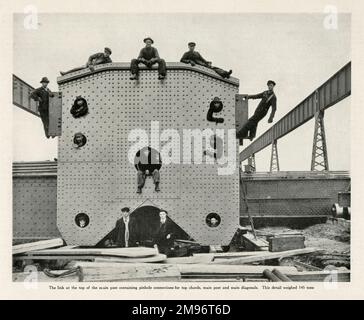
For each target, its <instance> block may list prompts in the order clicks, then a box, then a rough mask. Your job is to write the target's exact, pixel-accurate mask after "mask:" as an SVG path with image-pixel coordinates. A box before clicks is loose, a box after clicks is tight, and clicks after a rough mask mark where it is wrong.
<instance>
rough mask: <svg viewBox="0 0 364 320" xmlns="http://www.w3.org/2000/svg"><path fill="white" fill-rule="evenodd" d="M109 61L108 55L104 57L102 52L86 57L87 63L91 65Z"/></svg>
mask: <svg viewBox="0 0 364 320" xmlns="http://www.w3.org/2000/svg"><path fill="white" fill-rule="evenodd" d="M111 62H112V60H111V58H110V56H109V57H106V56H105V54H104V53H103V52H99V53H95V54H93V55H91V56H90V57H89V58H88V63H89V64H93V65H97V64H103V63H111Z"/></svg>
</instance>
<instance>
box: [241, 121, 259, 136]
mask: <svg viewBox="0 0 364 320" xmlns="http://www.w3.org/2000/svg"><path fill="white" fill-rule="evenodd" d="M257 127H258V121H256V120H253V119H249V120H248V121H247V122H246V123H245V124H244V126H243V127H242V128H241V129H240V130H239V132H238V134H237V137H238V138H240V139H242V138H249V139H254V138H255V135H256V133H257Z"/></svg>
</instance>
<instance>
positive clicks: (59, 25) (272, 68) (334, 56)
mask: <svg viewBox="0 0 364 320" xmlns="http://www.w3.org/2000/svg"><path fill="white" fill-rule="evenodd" d="M324 17H325V16H324V15H323V14H158V15H157V14H150V15H144V14H143V15H142V14H127V15H122V14H115V15H114V14H42V15H40V16H39V27H38V29H37V30H27V29H25V28H24V26H23V19H24V16H23V15H22V14H18V15H15V16H14V74H15V75H17V76H18V77H20V78H21V79H23V80H24V81H26V82H28V83H29V84H31V85H33V86H36V87H37V86H39V85H40V84H39V81H40V79H41V77H43V76H47V77H48V78H49V79H50V81H51V83H50V85H49V87H50V89H51V90H53V91H57V90H58V87H57V83H56V77H57V76H58V75H59V71H60V70H67V69H70V68H72V67H75V66H80V65H82V64H84V63H85V62H86V60H87V58H88V56H89V55H90V54H92V53H95V52H99V51H102V50H103V48H104V47H105V46H108V47H110V48H111V49H112V51H113V54H112V59H113V61H115V62H129V61H130V60H131V58H133V57H135V56H136V55H137V54H138V53H139V50H140V48H141V47H142V46H143V43H142V39H143V38H144V37H145V36H151V37H152V38H153V39H154V41H155V44H154V45H155V47H157V48H158V50H159V53H160V55H161V57H162V58H164V59H165V60H166V61H170V62H172V61H179V60H180V58H181V55H182V54H183V53H184V52H185V51H186V50H187V42H189V41H195V42H196V43H197V47H196V50H197V51H199V52H200V53H201V54H202V55H203V56H204V57H205V59H207V60H210V61H212V62H213V64H214V65H216V66H220V67H222V68H225V69H232V70H233V76H235V77H237V78H239V79H240V89H239V90H240V93H249V94H254V93H258V92H261V91H262V90H265V89H266V81H267V80H268V79H273V80H275V81H276V82H277V86H276V94H277V97H278V109H277V113H276V117H275V121H277V120H279V119H280V118H281V117H282V116H284V115H285V114H286V113H287V112H289V111H290V110H291V109H292V108H294V107H295V106H296V105H297V104H298V103H299V102H300V101H302V100H303V99H304V98H305V97H306V96H308V95H309V94H310V93H312V91H313V90H314V89H316V88H317V87H318V86H319V85H320V84H322V83H323V82H325V81H326V80H327V79H328V78H329V77H330V76H331V75H333V74H334V73H335V72H336V71H338V70H339V69H340V68H341V67H343V66H344V65H345V64H346V63H347V62H348V61H350V59H351V57H350V15H346V14H345V15H339V19H338V29H337V30H327V29H325V28H324V27H323V20H324ZM249 103H250V114H251V113H252V112H254V109H255V107H256V106H257V103H258V101H256V100H255V101H250V102H249ZM13 113H14V117H13V119H14V120H13V133H14V139H13V146H14V148H13V155H14V156H13V158H14V161H30V160H52V159H53V158H55V157H57V139H54V140H51V139H50V140H47V139H46V138H45V137H44V133H43V128H42V124H41V121H40V119H39V118H36V117H34V116H32V115H31V114H29V113H27V112H25V111H23V110H21V109H19V108H16V107H14V108H13ZM267 119H268V116H267V118H265V119H263V120H262V122H261V123H260V124H259V126H258V132H257V136H259V135H260V134H261V133H263V132H264V131H266V130H267V129H268V128H269V127H270V124H268V123H267ZM325 126H326V135H327V143H328V152H329V165H330V169H331V170H349V169H350V138H349V135H350V97H349V98H347V99H345V100H343V101H342V102H340V103H338V104H337V105H336V106H334V107H332V108H330V109H329V110H328V111H327V112H326V114H325ZM313 129H314V127H313V121H312V120H311V121H310V122H309V123H306V124H305V125H303V126H302V127H300V128H299V129H297V130H295V131H294V132H293V133H291V134H289V135H287V136H286V137H284V138H282V139H281V140H279V141H278V148H279V149H278V152H279V159H280V166H281V170H309V169H310V163H311V152H312V142H313ZM247 144H248V142H246V145H247ZM256 160H257V167H258V168H257V169H258V170H259V171H268V170H269V162H270V148H266V149H265V150H264V151H262V152H260V153H258V154H257V155H256Z"/></svg>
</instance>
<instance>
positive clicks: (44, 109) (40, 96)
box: [30, 77, 54, 139]
mask: <svg viewBox="0 0 364 320" xmlns="http://www.w3.org/2000/svg"><path fill="white" fill-rule="evenodd" d="M40 83H41V84H42V86H41V87H40V88H38V89H35V90H34V91H33V92H32V93H31V95H30V97H31V98H32V99H34V100H35V101H38V102H39V104H38V111H39V114H40V118H41V119H42V122H43V127H44V133H45V135H46V137H47V139H48V138H49V134H48V127H49V97H54V94H53V93H52V92H51V91H50V90H49V89H48V88H47V87H48V83H49V80H48V78H47V77H43V78H42V80H40Z"/></svg>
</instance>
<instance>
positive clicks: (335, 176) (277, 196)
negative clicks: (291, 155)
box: [240, 171, 350, 222]
mask: <svg viewBox="0 0 364 320" xmlns="http://www.w3.org/2000/svg"><path fill="white" fill-rule="evenodd" d="M241 179H242V181H243V184H244V185H246V190H244V191H243V190H241V191H240V192H241V199H244V195H245V196H246V201H247V202H248V204H249V214H250V215H251V216H252V217H253V218H299V217H300V218H305V217H306V218H308V217H312V218H314V217H317V218H320V217H323V218H325V217H328V216H330V215H331V207H332V204H333V203H335V202H337V199H338V192H342V191H344V190H347V188H348V185H350V175H349V172H347V171H330V172H325V171H302V172H300V171H292V172H290V171H286V172H283V171H280V172H275V173H274V174H272V173H270V172H264V173H263V172H260V173H252V174H241ZM241 201H243V200H241ZM240 213H241V218H245V219H246V222H247V221H248V218H249V216H248V212H247V211H246V208H245V206H244V204H243V203H242V205H241V206H240Z"/></svg>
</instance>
